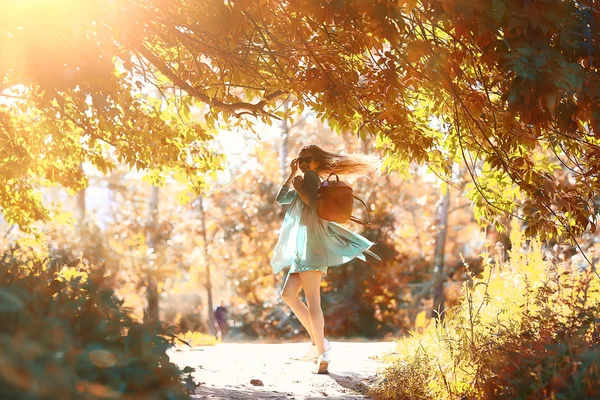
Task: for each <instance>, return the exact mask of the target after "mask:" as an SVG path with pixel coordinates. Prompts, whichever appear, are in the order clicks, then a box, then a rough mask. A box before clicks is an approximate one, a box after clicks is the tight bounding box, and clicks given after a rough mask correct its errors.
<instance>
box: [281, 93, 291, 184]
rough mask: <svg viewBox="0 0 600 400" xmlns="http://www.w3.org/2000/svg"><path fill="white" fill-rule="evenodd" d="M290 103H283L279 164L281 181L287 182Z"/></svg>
mask: <svg viewBox="0 0 600 400" xmlns="http://www.w3.org/2000/svg"><path fill="white" fill-rule="evenodd" d="M288 107H289V106H288V103H287V101H286V102H285V103H283V113H284V115H283V121H282V122H281V146H279V162H280V165H281V181H282V182H285V179H286V178H287V174H288V168H289V167H288V162H287V157H288V138H289V136H290V135H289V134H290V126H289V125H288V121H287V113H288Z"/></svg>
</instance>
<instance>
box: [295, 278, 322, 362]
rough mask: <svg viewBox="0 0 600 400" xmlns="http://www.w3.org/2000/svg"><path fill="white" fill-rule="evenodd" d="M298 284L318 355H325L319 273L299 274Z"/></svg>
mask: <svg viewBox="0 0 600 400" xmlns="http://www.w3.org/2000/svg"><path fill="white" fill-rule="evenodd" d="M299 275H300V282H301V284H302V287H303V288H304V295H305V296H306V302H307V303H308V316H309V318H310V325H311V327H312V333H313V338H314V341H315V342H314V343H315V344H316V345H317V350H318V351H319V354H323V353H325V319H324V318H323V310H321V271H306V272H300V273H299Z"/></svg>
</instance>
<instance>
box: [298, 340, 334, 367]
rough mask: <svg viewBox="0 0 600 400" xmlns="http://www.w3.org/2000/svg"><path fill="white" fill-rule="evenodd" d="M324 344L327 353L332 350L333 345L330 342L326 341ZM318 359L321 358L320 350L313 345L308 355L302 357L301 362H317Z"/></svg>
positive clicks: (307, 352)
mask: <svg viewBox="0 0 600 400" xmlns="http://www.w3.org/2000/svg"><path fill="white" fill-rule="evenodd" d="M324 344H325V351H329V350H331V344H330V343H329V340H327V339H325V340H324ZM318 357H319V350H318V349H317V345H316V344H311V345H310V347H309V348H308V350H307V351H306V354H304V356H302V357H300V358H299V360H300V361H303V362H308V361H313V360H316V359H317V358H318Z"/></svg>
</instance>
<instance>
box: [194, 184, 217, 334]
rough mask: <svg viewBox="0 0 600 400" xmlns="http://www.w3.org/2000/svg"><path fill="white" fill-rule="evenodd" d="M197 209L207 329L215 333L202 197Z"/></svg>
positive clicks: (199, 199)
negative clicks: (202, 254)
mask: <svg viewBox="0 0 600 400" xmlns="http://www.w3.org/2000/svg"><path fill="white" fill-rule="evenodd" d="M198 210H199V211H200V223H201V228H202V247H203V251H204V265H205V268H206V272H205V274H206V296H207V300H208V330H209V332H210V333H211V334H212V335H215V334H216V327H215V314H214V311H215V310H214V306H213V298H212V283H211V280H210V261H209V259H208V243H207V241H206V215H205V213H204V198H203V197H202V196H200V197H199V198H198Z"/></svg>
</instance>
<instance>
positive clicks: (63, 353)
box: [0, 248, 193, 400]
mask: <svg viewBox="0 0 600 400" xmlns="http://www.w3.org/2000/svg"><path fill="white" fill-rule="evenodd" d="M104 275H105V274H104V271H102V270H99V269H95V268H92V267H90V266H88V265H86V264H84V263H82V262H79V261H76V262H74V263H70V264H69V263H65V262H63V261H60V260H55V259H46V260H40V259H38V258H37V257H36V256H35V255H34V254H31V253H26V252H25V251H23V250H22V249H19V248H13V249H10V250H8V251H6V252H4V253H3V254H2V255H0V388H1V389H0V391H1V392H2V396H3V397H2V398H7V399H38V398H44V399H61V400H62V399H96V398H126V399H187V398H189V395H188V390H187V388H186V385H184V383H183V382H182V381H183V380H185V383H186V384H187V387H191V386H192V385H193V381H192V380H191V376H190V374H191V371H192V369H185V370H184V371H181V370H180V369H179V368H178V367H176V366H175V365H174V364H173V363H171V362H170V361H169V357H168V356H167V354H166V350H167V349H168V347H169V346H171V343H170V340H172V337H173V336H172V335H171V332H170V331H169V330H165V329H163V328H161V327H160V326H159V325H149V324H140V323H137V322H135V321H133V320H132V318H131V317H130V316H129V314H128V310H126V309H124V308H123V306H122V304H123V303H122V301H121V300H119V299H118V298H117V297H116V296H115V294H114V292H113V289H112V288H111V282H110V280H109V279H107V278H106V277H105V276H104ZM168 337H171V339H168Z"/></svg>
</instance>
